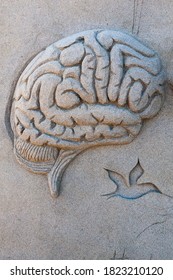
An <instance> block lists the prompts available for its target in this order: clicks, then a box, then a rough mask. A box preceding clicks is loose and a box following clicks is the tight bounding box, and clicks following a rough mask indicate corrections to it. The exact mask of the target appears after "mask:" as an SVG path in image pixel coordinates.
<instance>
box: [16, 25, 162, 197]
mask: <svg viewBox="0 0 173 280" xmlns="http://www.w3.org/2000/svg"><path fill="white" fill-rule="evenodd" d="M164 83H165V75H164V71H163V69H162V66H161V63H160V59H159V57H158V55H157V54H156V53H155V52H154V51H153V50H151V49H149V48H148V47H146V46H144V45H143V44H142V43H141V42H139V41H138V40H136V39H135V38H133V37H131V36H129V35H127V34H125V33H122V32H119V31H110V30H109V31H107V30H90V31H85V32H81V33H78V34H75V35H73V36H70V37H68V38H65V39H63V40H60V41H58V42H56V43H53V44H52V45H50V46H49V47H48V48H46V49H45V50H44V51H42V52H40V53H39V54H38V55H37V56H36V57H35V58H34V59H33V60H32V61H31V62H30V63H29V64H28V66H27V67H26V68H25V70H24V71H23V73H22V74H21V76H20V78H19V80H18V83H17V85H16V88H15V92H14V98H13V104H12V112H11V125H12V129H13V132H14V151H15V155H16V157H17V159H18V161H19V162H20V163H22V164H23V165H24V166H25V167H26V168H27V169H29V170H30V171H33V172H37V173H46V174H47V173H48V181H49V186H50V189H51V193H52V195H53V196H57V195H58V191H59V187H60V182H61V178H62V175H63V172H64V170H65V168H66V167H67V165H68V164H69V163H70V162H71V160H72V159H73V158H74V157H75V156H76V155H77V154H79V153H80V152H81V151H82V150H84V149H86V148H89V147H92V146H97V145H109V144H127V143H130V142H131V141H132V140H133V139H134V138H135V137H136V136H137V135H138V133H139V131H140V129H141V127H142V124H143V120H145V119H149V118H152V117H154V116H155V115H156V114H157V113H158V111H159V110H160V108H161V106H162V104H163V101H164Z"/></svg>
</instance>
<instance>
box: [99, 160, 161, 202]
mask: <svg viewBox="0 0 173 280" xmlns="http://www.w3.org/2000/svg"><path fill="white" fill-rule="evenodd" d="M105 170H106V171H107V172H108V176H109V178H110V179H111V181H113V182H114V183H115V185H116V190H115V191H114V192H112V193H108V194H104V195H103V196H108V198H111V197H121V198H125V199H137V198H140V197H142V196H144V195H146V194H149V193H151V192H155V193H160V194H162V192H161V191H160V190H159V189H158V187H157V186H156V185H154V184H153V183H150V182H147V183H140V184H139V183H138V180H139V178H140V177H141V176H142V175H143V173H144V170H143V168H142V166H141V164H140V161H139V159H138V162H137V164H136V165H135V167H134V168H133V169H132V170H131V171H130V174H129V185H128V184H127V182H126V180H125V178H124V177H123V176H122V175H121V174H119V173H117V172H115V171H111V170H108V169H106V168H105Z"/></svg>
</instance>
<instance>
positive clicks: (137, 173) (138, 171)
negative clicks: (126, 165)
mask: <svg viewBox="0 0 173 280" xmlns="http://www.w3.org/2000/svg"><path fill="white" fill-rule="evenodd" d="M143 173H144V169H143V168H142V166H141V164H140V161H139V159H138V162H137V164H136V165H135V167H134V168H133V169H132V170H131V171H130V174H129V184H130V186H134V185H137V181H138V179H139V178H140V177H141V176H142V175H143Z"/></svg>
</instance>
